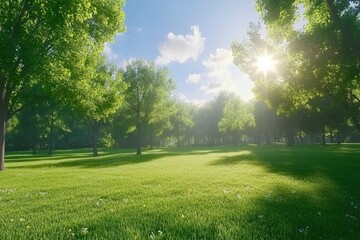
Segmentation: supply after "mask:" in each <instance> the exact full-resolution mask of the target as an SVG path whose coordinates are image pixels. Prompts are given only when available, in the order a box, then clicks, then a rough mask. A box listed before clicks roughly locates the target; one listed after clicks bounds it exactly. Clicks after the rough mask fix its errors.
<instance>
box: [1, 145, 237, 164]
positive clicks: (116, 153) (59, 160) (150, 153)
mask: <svg viewBox="0 0 360 240" xmlns="http://www.w3.org/2000/svg"><path fill="white" fill-rule="evenodd" d="M232 151H235V149H234V147H220V148H219V147H207V148H203V147H191V148H189V147H182V148H159V149H154V150H149V149H144V151H143V154H142V155H140V156H137V155H135V153H134V151H133V149H102V150H101V151H99V156H98V157H92V154H91V152H90V150H88V149H87V150H84V149H81V150H61V151H56V152H55V153H54V154H53V155H51V156H49V155H45V154H42V155H31V154H22V153H16V154H12V155H9V156H8V157H7V161H8V162H9V163H26V162H28V163H29V164H26V165H21V166H11V165H9V166H8V168H13V169H16V168H49V167H59V168H65V167H78V168H109V167H117V166H123V165H133V164H139V163H144V162H149V161H153V160H156V159H160V158H163V157H172V156H181V155H207V154H212V153H227V152H232ZM237 151H238V150H237ZM40 161H43V162H44V163H35V162H40Z"/></svg>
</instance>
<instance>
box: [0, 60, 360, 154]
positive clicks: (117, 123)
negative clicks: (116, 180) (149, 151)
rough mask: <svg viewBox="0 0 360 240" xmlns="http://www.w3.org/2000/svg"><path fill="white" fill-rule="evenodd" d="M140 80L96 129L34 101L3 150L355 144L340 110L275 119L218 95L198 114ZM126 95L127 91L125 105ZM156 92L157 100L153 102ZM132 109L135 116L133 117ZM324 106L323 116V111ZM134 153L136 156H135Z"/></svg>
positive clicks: (256, 105)
mask: <svg viewBox="0 0 360 240" xmlns="http://www.w3.org/2000/svg"><path fill="white" fill-rule="evenodd" d="M139 64H140V65H142V66H145V68H147V69H148V70H149V68H150V69H153V70H155V71H160V72H161V71H164V69H160V70H159V69H158V70H156V68H155V67H154V66H153V65H152V64H151V63H147V62H143V61H140V60H139V61H137V62H135V63H134V64H132V65H131V66H132V67H131V68H134V65H136V66H137V68H136V69H137V70H139V69H138V68H141V66H139ZM133 70H134V69H133ZM128 71H129V70H128ZM125 72H126V70H125ZM125 72H124V77H123V79H124V81H123V82H124V83H127V84H128V85H129V86H130V84H131V83H128V81H127V75H126V74H128V73H129V72H126V73H125ZM149 73H151V71H150V72H149ZM162 73H163V74H165V73H166V71H165V72H162ZM164 76H166V74H165V75H164ZM133 77H134V75H133ZM145 79H146V80H148V79H149V78H139V79H138V81H139V82H137V83H136V84H135V85H134V86H133V87H128V88H127V89H126V90H125V92H124V94H125V96H127V97H125V100H124V102H123V104H122V106H121V107H119V108H118V109H117V110H116V111H114V112H113V113H112V114H110V115H108V116H107V117H106V118H101V119H100V120H98V121H94V118H90V116H94V115H89V116H86V115H83V114H82V113H81V114H77V113H78V112H77V111H76V110H74V109H71V108H66V107H64V106H63V107H60V106H59V105H56V104H53V105H52V103H51V102H49V101H48V100H44V99H42V101H41V102H38V103H36V104H34V105H32V106H31V107H29V108H26V109H24V110H23V111H21V112H19V114H17V115H16V116H14V117H13V118H12V119H11V120H10V122H9V126H8V137H7V148H8V149H9V150H10V149H11V150H30V149H31V150H32V151H33V153H36V152H37V150H38V149H43V150H44V149H46V150H48V151H49V154H51V153H52V150H53V149H54V148H56V149H69V148H89V147H93V148H94V155H97V150H96V147H97V146H101V147H126V148H137V147H150V148H153V147H168V146H199V145H239V144H267V143H270V142H282V143H287V144H288V145H292V144H294V143H299V144H300V143H323V144H325V143H338V144H340V143H342V142H359V141H360V139H359V134H358V132H357V130H356V129H355V128H354V127H353V126H352V125H351V122H350V121H349V116H348V115H347V114H342V113H344V112H345V109H339V108H333V109H332V111H330V109H329V111H328V112H312V111H310V110H306V109H302V110H299V111H297V112H296V114H294V115H291V116H282V115H279V114H277V113H276V112H275V111H274V110H273V109H271V108H270V107H268V105H267V104H266V103H264V102H260V101H255V100H254V101H251V102H244V101H242V100H241V99H240V98H239V97H237V96H235V95H234V94H233V93H228V92H221V93H220V94H219V95H218V96H216V97H215V98H214V99H213V100H211V101H209V102H207V103H206V104H204V105H203V106H197V105H193V104H191V103H186V102H182V101H179V100H177V99H175V98H174V97H172V95H171V91H172V88H173V83H172V82H171V80H170V79H169V78H165V79H167V80H168V82H167V83H166V82H163V83H166V84H163V85H162V87H161V86H160V85H157V86H153V87H154V89H153V91H155V90H156V91H157V92H158V93H157V94H158V95H157V96H156V94H155V93H154V92H151V91H152V90H151V89H150V85H151V83H150V81H149V84H146V83H145V82H142V81H145ZM154 81H157V80H154ZM152 84H153V83H152ZM141 86H142V87H143V88H141ZM155 88H156V89H155ZM160 88H161V89H163V90H160ZM164 89H165V90H164ZM129 91H133V93H134V95H133V96H132V97H130V96H129V95H130V93H129ZM143 91H146V92H143ZM160 92H161V93H162V95H159V93H160ZM164 93H166V94H164ZM135 94H138V95H135ZM156 97H157V98H158V100H156ZM137 106H139V112H137V111H136V110H137V109H136V107H137ZM327 106H328V107H329V108H330V106H331V104H330V103H328V104H327ZM92 114H95V113H92ZM94 128H95V129H94ZM139 131H140V133H139ZM139 134H140V135H139ZM94 141H95V142H94ZM94 144H95V145H94ZM140 150H141V149H140ZM140 150H138V152H137V153H138V154H141V152H139V151H140Z"/></svg>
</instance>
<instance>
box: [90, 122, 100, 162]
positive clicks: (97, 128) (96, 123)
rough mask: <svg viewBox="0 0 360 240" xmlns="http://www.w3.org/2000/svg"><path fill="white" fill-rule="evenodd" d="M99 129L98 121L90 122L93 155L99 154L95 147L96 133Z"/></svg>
mask: <svg viewBox="0 0 360 240" xmlns="http://www.w3.org/2000/svg"><path fill="white" fill-rule="evenodd" d="M99 130H100V123H99V122H97V121H94V122H93V124H92V131H93V141H92V144H93V157H97V156H99V153H98V149H97V142H98V134H99Z"/></svg>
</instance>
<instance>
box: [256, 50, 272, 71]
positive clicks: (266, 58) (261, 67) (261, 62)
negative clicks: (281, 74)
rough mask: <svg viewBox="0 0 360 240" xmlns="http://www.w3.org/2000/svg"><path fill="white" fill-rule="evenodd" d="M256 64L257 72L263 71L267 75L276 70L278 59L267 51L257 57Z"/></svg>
mask: <svg viewBox="0 0 360 240" xmlns="http://www.w3.org/2000/svg"><path fill="white" fill-rule="evenodd" d="M255 66H256V68H257V72H262V73H263V74H264V76H265V77H266V76H267V74H268V72H275V70H276V61H275V59H274V56H273V55H271V54H268V53H267V51H265V52H264V53H263V54H261V55H259V56H257V57H256V62H255Z"/></svg>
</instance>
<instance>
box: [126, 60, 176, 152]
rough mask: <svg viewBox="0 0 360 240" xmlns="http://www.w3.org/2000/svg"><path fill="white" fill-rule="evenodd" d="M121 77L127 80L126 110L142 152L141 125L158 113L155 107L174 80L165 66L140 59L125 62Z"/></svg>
mask: <svg viewBox="0 0 360 240" xmlns="http://www.w3.org/2000/svg"><path fill="white" fill-rule="evenodd" d="M123 79H124V81H125V82H126V83H127V84H128V89H127V91H126V94H125V101H126V104H127V108H128V114H129V116H131V119H132V121H133V122H134V124H135V131H136V154H137V155H141V140H142V128H143V127H144V125H145V124H149V123H150V120H151V119H154V117H155V116H156V114H158V113H157V111H156V110H157V109H158V107H159V106H163V105H162V104H163V103H164V101H166V100H167V99H168V98H169V97H170V94H171V92H172V90H173V89H174V83H173V81H172V79H171V78H170V76H169V72H168V71H167V69H165V68H160V69H158V68H156V66H155V64H154V63H153V62H147V61H144V60H140V59H138V60H134V61H132V62H130V63H129V64H128V65H126V67H125V69H124V70H123ZM154 114H155V115H154Z"/></svg>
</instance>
